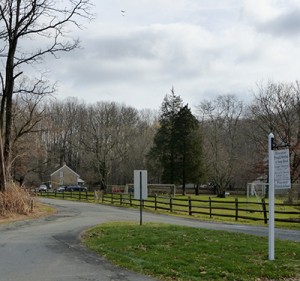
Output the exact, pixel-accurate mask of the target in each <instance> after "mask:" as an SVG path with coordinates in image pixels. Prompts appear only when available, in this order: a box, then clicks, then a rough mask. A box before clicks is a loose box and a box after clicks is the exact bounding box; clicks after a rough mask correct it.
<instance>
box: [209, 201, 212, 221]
mask: <svg viewBox="0 0 300 281" xmlns="http://www.w3.org/2000/svg"><path fill="white" fill-rule="evenodd" d="M208 199H209V218H212V206H211V197H209V198H208Z"/></svg>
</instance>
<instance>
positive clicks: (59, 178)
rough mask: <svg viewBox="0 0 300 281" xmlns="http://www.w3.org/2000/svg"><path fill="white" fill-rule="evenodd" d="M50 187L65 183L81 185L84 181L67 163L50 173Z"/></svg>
mask: <svg viewBox="0 0 300 281" xmlns="http://www.w3.org/2000/svg"><path fill="white" fill-rule="evenodd" d="M50 177H51V184H52V188H54V189H55V188H57V187H59V186H63V185H65V186H67V185H83V184H84V181H83V180H82V179H81V178H80V176H79V175H78V174H77V173H76V172H74V171H73V170H72V169H71V168H70V167H68V166H67V165H63V166H62V167H60V168H59V169H58V170H56V171H55V172H53V173H52V174H51V175H50Z"/></svg>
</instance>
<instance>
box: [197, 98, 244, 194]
mask: <svg viewBox="0 0 300 281" xmlns="http://www.w3.org/2000/svg"><path fill="white" fill-rule="evenodd" d="M198 112H199V115H200V118H201V121H202V126H203V128H202V130H203V132H205V134H203V145H204V153H205V159H206V163H207V168H208V173H209V176H208V178H209V179H210V181H211V182H212V184H213V185H214V187H215V188H216V192H217V194H218V196H220V197H223V196H225V191H226V189H227V188H228V187H229V186H230V185H231V184H233V174H234V171H235V170H236V169H237V167H238V165H237V164H238V156H237V150H236V148H237V147H238V145H239V144H238V141H237V137H238V125H239V121H240V118H241V115H242V112H243V103H242V102H241V101H239V100H238V99H237V98H236V97H235V96H233V95H225V96H219V97H218V98H217V99H215V100H213V101H204V102H202V103H201V104H200V106H199V107H198Z"/></svg>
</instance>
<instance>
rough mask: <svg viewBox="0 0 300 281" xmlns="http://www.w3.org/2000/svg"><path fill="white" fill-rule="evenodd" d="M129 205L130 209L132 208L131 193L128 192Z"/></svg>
mask: <svg viewBox="0 0 300 281" xmlns="http://www.w3.org/2000/svg"><path fill="white" fill-rule="evenodd" d="M129 203H130V207H131V206H132V193H131V192H129Z"/></svg>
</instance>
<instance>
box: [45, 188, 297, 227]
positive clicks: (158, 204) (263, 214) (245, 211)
mask: <svg viewBox="0 0 300 281" xmlns="http://www.w3.org/2000/svg"><path fill="white" fill-rule="evenodd" d="M40 195H41V196H47V197H50V198H61V199H66V200H80V201H83V200H84V201H89V202H96V203H102V204H111V205H118V206H131V207H140V201H139V200H135V199H134V197H133V195H132V194H123V193H110V194H103V193H100V192H94V193H92V192H43V193H40ZM142 206H143V208H144V209H151V210H155V211H157V210H163V211H167V212H171V213H177V214H182V215H189V216H198V217H199V216H202V217H203V216H205V217H209V218H210V219H213V218H214V219H215V218H217V217H227V218H229V220H235V221H239V220H240V221H241V220H253V221H263V222H264V223H265V224H267V223H268V208H269V205H268V203H267V202H266V201H265V199H262V200H261V202H247V201H240V200H238V198H235V199H234V200H228V199H226V200H221V199H218V198H211V197H209V198H208V199H207V200H203V199H195V198H191V197H190V196H189V197H187V198H176V197H172V196H170V197H166V196H157V195H155V196H149V197H148V198H147V199H146V200H143V201H142ZM275 221H278V222H288V223H300V204H283V203H277V204H275Z"/></svg>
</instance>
